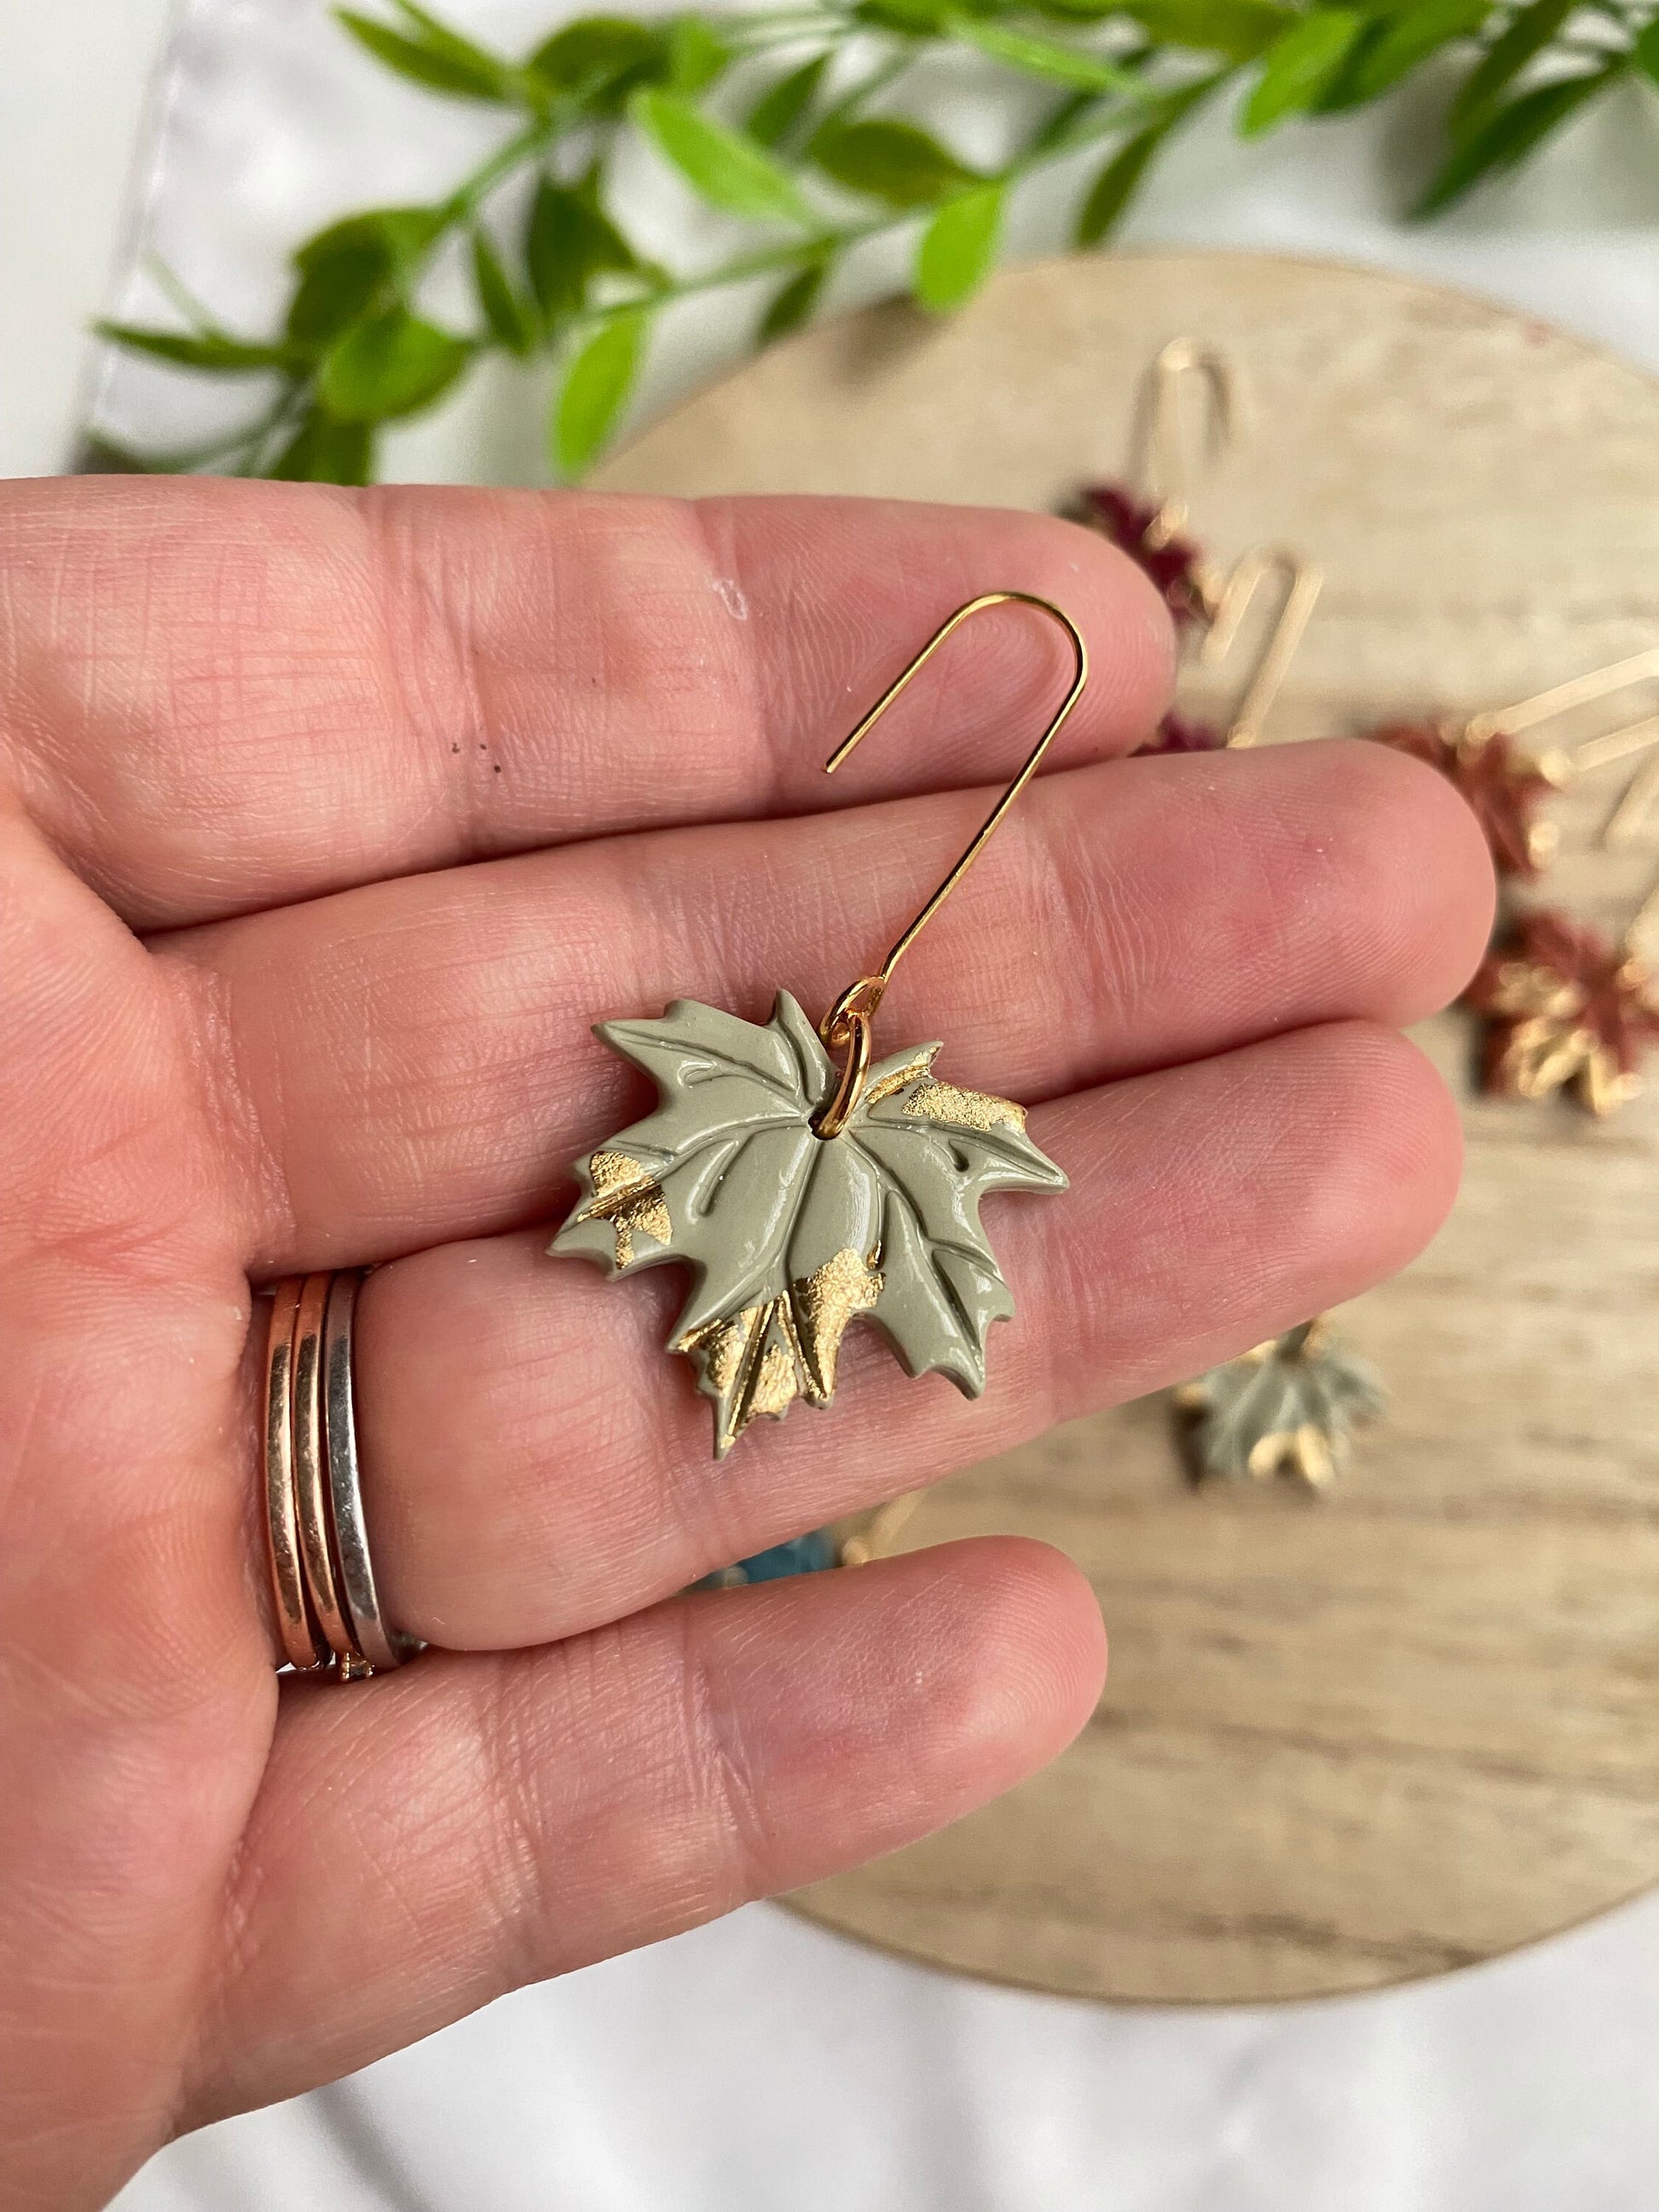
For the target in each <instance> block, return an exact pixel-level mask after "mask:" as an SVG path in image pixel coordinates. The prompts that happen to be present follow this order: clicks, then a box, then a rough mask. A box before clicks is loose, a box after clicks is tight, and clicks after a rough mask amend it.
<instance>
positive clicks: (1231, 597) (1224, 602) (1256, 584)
mask: <svg viewBox="0 0 1659 2212" xmlns="http://www.w3.org/2000/svg"><path fill="white" fill-rule="evenodd" d="M1275 575H1276V576H1278V577H1279V578H1281V579H1282V580H1283V582H1284V586H1285V597H1284V599H1283V600H1282V601H1281V602H1280V604H1279V612H1278V614H1277V615H1276V616H1275V617H1274V618H1273V627H1272V629H1270V630H1269V631H1268V632H1267V639H1266V641H1265V642H1264V643H1263V645H1262V647H1261V653H1260V654H1259V655H1258V656H1257V659H1256V663H1255V667H1254V668H1253V669H1252V670H1251V671H1250V674H1249V679H1248V680H1247V682H1246V683H1245V685H1244V689H1243V692H1242V693H1241V694H1240V696H1239V702H1238V705H1237V708H1235V709H1234V712H1233V719H1232V722H1231V726H1229V728H1228V732H1227V743H1228V744H1229V745H1230V746H1231V747H1233V748H1234V749H1235V750H1237V749H1239V748H1242V747H1243V746H1245V745H1253V744H1255V741H1256V739H1257V738H1259V737H1260V736H1261V726H1262V724H1263V723H1264V722H1265V721H1266V720H1267V715H1268V713H1269V710H1270V709H1271V708H1272V706H1273V701H1274V700H1275V699H1276V698H1277V697H1278V696H1279V689H1280V687H1281V685H1282V684H1284V681H1285V676H1286V674H1287V673H1288V672H1289V670H1290V665H1291V661H1292V660H1293V659H1295V658H1296V649H1297V646H1299V645H1300V644H1301V642H1302V633H1303V632H1304V630H1305V629H1307V627H1308V622H1309V618H1310V616H1311V615H1312V613H1313V611H1314V608H1315V606H1316V604H1317V603H1318V599H1319V594H1320V592H1321V590H1322V587H1323V585H1324V581H1325V580H1324V577H1323V576H1322V574H1321V573H1320V571H1319V570H1318V569H1317V568H1315V567H1314V565H1313V563H1312V562H1309V561H1304V559H1303V558H1302V557H1301V556H1300V555H1299V554H1297V553H1292V552H1291V550H1289V548H1288V547H1286V546H1283V545H1258V546H1255V547H1254V548H1253V549H1252V550H1250V551H1249V552H1248V553H1245V554H1243V555H1241V556H1240V557H1239V559H1238V561H1237V563H1236V564H1235V566H1234V568H1233V570H1232V573H1231V575H1230V576H1229V577H1228V578H1227V580H1226V582H1225V585H1224V586H1222V590H1221V595H1220V598H1219V599H1218V601H1217V603H1216V610H1215V615H1214V617H1213V619H1212V622H1211V624H1210V628H1209V630H1208V633H1207V634H1206V637H1205V640H1204V643H1203V645H1202V647H1200V652H1199V659H1200V661H1201V662H1202V663H1203V664H1204V665H1206V666H1207V667H1213V666H1214V665H1215V663H1216V662H1217V661H1218V660H1220V659H1224V658H1225V655H1226V653H1228V652H1229V650H1230V649H1231V646H1232V644H1233V641H1234V640H1235V639H1236V638H1237V635H1238V632H1239V629H1240V626H1241V624H1242V623H1243V620H1244V617H1245V615H1246V614H1247V613H1248V611H1249V607H1250V605H1251V602H1252V601H1253V600H1254V599H1255V595H1256V593H1257V592H1258V591H1259V590H1260V589H1261V586H1262V585H1263V584H1265V583H1266V582H1267V579H1268V578H1269V577H1270V576H1275Z"/></svg>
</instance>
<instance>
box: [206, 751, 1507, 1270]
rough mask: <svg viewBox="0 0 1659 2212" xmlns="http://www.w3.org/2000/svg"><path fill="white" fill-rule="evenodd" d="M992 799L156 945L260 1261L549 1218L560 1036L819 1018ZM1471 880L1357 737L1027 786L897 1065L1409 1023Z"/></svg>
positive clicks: (583, 1040) (576, 861)
mask: <svg viewBox="0 0 1659 2212" xmlns="http://www.w3.org/2000/svg"><path fill="white" fill-rule="evenodd" d="M986 800H987V794H986V793H967V794H957V795H955V796H952V797H949V798H935V799H908V800H903V801H899V802H895V803H892V804H890V805H884V806H880V807H874V808H869V809H862V810H860V811H857V812H856V813H853V814H848V815H842V816H837V817H833V818H831V819H829V820H820V821H811V820H808V821H794V822H787V823H772V824H769V825H768V826H767V827H766V828H764V829H761V828H758V827H755V826H753V825H750V826H748V827H745V828H741V829H732V828H725V827H722V828H720V829H702V830H696V831H681V832H676V833H673V834H671V835H666V836H654V837H651V838H647V839H636V840H617V841H611V842H600V843H597V844H593V845H588V846H584V847H581V848H579V849H576V850H574V851H571V852H568V853H562V854H551V855H546V856H538V857H537V858H534V859H530V858H526V859H522V860H514V861H511V862H501V863H497V864H495V865H494V866H489V867H487V868H480V869H471V870H465V871H455V872H451V873H449V874H447V875H444V876H439V877H432V878H422V879H419V880H417V881H412V882H405V883H399V884H380V885H376V886H374V887H373V888H370V889H366V890H359V891H355V892H351V893H349V894H346V895H344V896H342V897H340V898H338V899H336V900H332V901H325V902H318V903H317V904H314V905H312V906H309V907H303V908H289V909H284V910H283V911H282V912H280V913H276V914H270V915H259V916H256V917H250V918H248V919H246V920H244V921H238V922H234V923H228V924H225V925H222V926H221V927H217V928H215V929H211V930H208V931H205V932H201V933H187V934H186V935H185V936H182V937H180V938H179V939H173V940H172V941H171V942H170V944H169V945H168V946H167V949H166V952H165V956H164V957H166V959H167V961H168V962H169V963H171V964H172V967H173V972H174V974H175V975H177V976H178V979H179V985H180V987H181V988H182V989H183V990H184V991H185V993H186V995H187V997H188V998H189V1000H190V1001H191V1007H192V1009H193V1012H194V1018H195V1020H196V1024H197V1031H198V1034H199V1036H200V1037H201V1049H202V1054H203V1059H204V1065H205V1066H208V1067H209V1068H210V1069H214V1070H216V1071H217V1076H218V1079H219V1082H220V1084H221V1085H222V1102H223V1103H222V1112H221V1113H220V1115H219V1123H220V1126H221V1127H222V1128H223V1129H224V1130H225V1131H226V1133H227V1141H228V1144H229V1146H231V1149H232V1154H233V1157H232V1158H231V1159H230V1161H229V1163H228V1181H230V1182H233V1183H234V1184H235V1185H236V1186H238V1187H240V1188H241V1189H242V1190H244V1191H245V1192H246V1194H248V1199H249V1203H250V1208H251V1214H250V1218H249V1221H248V1224H247V1239H248V1247H249V1249H250V1251H251V1253H252V1255H253V1261H252V1264H253V1265H254V1267H256V1269H257V1270H260V1271H273V1272H274V1271H276V1270H280V1269H286V1268H293V1267H320V1266H324V1265H327V1264H331V1263H338V1262H341V1261H354V1260H355V1261H367V1260H371V1259H377V1258H380V1257H384V1256H386V1255H388V1254H390V1253H395V1252H398V1251H408V1250H410V1249H414V1248H417V1247H419V1246H422V1245H424V1244H429V1243H435V1242H437V1241H439V1240H440V1239H441V1238H445V1237H459V1236H470V1235H477V1234H478V1233H480V1232H481V1231H487V1230H490V1229H495V1228H499V1227H504V1226H507V1225H510V1224H512V1223H514V1222H521V1221H525V1220H526V1219H531V1218H535V1217H537V1216H538V1215H539V1214H544V1213H546V1212H549V1211H550V1209H551V1205H552V1201H553V1198H554V1195H555V1194H556V1192H557V1191H558V1190H559V1189H560V1188H562V1180H563V1175H564V1170H565V1167H566V1164H567V1163H568V1161H569V1160H570V1158H572V1157H573V1156H574V1155H575V1154H577V1153H579V1152H585V1151H586V1150H588V1149H589V1148H590V1147H591V1146H592V1145H594V1144H595V1143H597V1142H598V1141H599V1140H600V1139H602V1138H603V1137H604V1136H605V1133H607V1131H609V1130H611V1129H615V1128H617V1127H622V1126H623V1124H624V1123H625V1122H626V1121H629V1120H631V1119H632V1118H633V1117H634V1114H635V1110H636V1109H637V1108H638V1107H639V1103H640V1099H639V1079H638V1078H637V1077H635V1075H634V1074H633V1073H632V1072H631V1071H630V1070H629V1069H627V1068H626V1067H625V1066H623V1064H622V1063H621V1062H620V1061H619V1060H617V1058H616V1056H615V1055H614V1054H611V1053H610V1052H609V1051H608V1050H607V1049H606V1048H605V1047H603V1046H602V1045H600V1044H599V1042H598V1041H597V1040H596V1039H595V1038H594V1037H593V1036H592V1034H591V1030H590V1024H592V1022H594V1021H595V1020H596V1019H599V1018H603V1017H610V1016H615V1015H618V1014H623V1013H635V1012H648V1013H651V1014H655V1013H657V1012H659V1010H660V1009H661V1008H662V1006H665V1004H666V1003H667V1002H668V1001H669V1000H672V999H677V998H682V997H684V998H694V999H696V998H700V999H704V1000H708V1001H710V1002H712V1003H714V1004H715V1005H718V1006H726V1007H728V1008H730V1009H731V1010H732V1011H733V1012H738V1013H740V1014H744V1015H746V1016H748V1017H750V1018H753V1019H756V1020H763V1019H764V1018H766V1015H767V1014H768V1012H769V1011H770V1007H771V1003H772V999H773V995H774V994H775V991H776V990H777V988H778V987H779V986H780V985H785V986H787V987H789V988H790V989H792V990H793V991H794V992H795V993H796V994H797V995H798V996H799V998H800V999H801V1000H802V1002H803V1003H804V1004H805V1006H807V1007H808V1008H809V1009H811V1012H813V1013H814V1014H816V1013H817V1012H818V1011H819V1010H821V1009H822V1008H823V1006H827V1005H828V1004H829V1002H830V1001H831V1000H833V999H834V998H835V997H836V994H837V993H838V992H840V991H841V990H842V987H844V986H845V985H846V984H847V983H848V982H849V981H852V979H853V978H854V976H855V975H858V974H859V973H860V972H861V971H862V970H863V969H864V968H865V967H866V965H867V964H869V962H870V960H871V957H872V953H873V952H875V951H877V950H878V948H880V947H882V946H883V945H885V943H886V942H887V940H888V937H889V934H890V933H891V932H893V931H895V930H896V928H897V927H899V926H900V924H901V923H902V921H904V920H905V919H906V918H907V917H908V915H909V913H910V912H911V911H913V910H914V908H915V906H916V905H917V904H919V903H920V902H921V899H922V898H923V897H924V896H926V895H927V892H928V891H929V890H931V889H932V888H933V884H934V883H935V882H936V881H937V880H938V878H939V876H940V875H941V874H942V873H943V872H944V870H945V867H946V866H948V865H949V864H950V861H951V859H953V858H954V856H955V854H957V852H958V851H960V849H961V848H962V846H963V843H964V842H966V840H967V838H968V836H969V835H970V834H971V831H972V829H974V828H975V826H976V825H977V823H978V822H979V820H980V819H981V817H982V814H983V811H984V807H985V805H986ZM1491 885H1492V872H1491V866H1490V864H1489V862H1488V861H1487V860H1486V851H1485V847H1484V845H1483V844H1482V842H1481V841H1480V835H1479V832H1478V831H1477V829H1475V826H1474V821H1473V817H1471V816H1470V815H1469V813H1468V810H1467V809H1466V808H1465V807H1464V806H1463V805H1462V802H1461V801H1460V800H1459V799H1457V798H1456V796H1455V793H1453V792H1452V791H1451V789H1450V787H1449V785H1448V784H1447V783H1446V782H1445V781H1444V779H1443V778H1442V777H1438V776H1436V775H1431V773H1430V772H1429V771H1428V770H1426V769H1423V768H1421V767H1419V765H1418V764H1417V763H1415V762H1412V761H1408V760H1406V759H1403V758H1402V757H1401V756H1399V755H1397V754H1395V753H1394V752H1392V751H1390V750H1389V749H1387V748H1386V747H1383V746H1380V745H1364V744H1328V745H1298V746H1294V747H1285V748H1279V749H1274V750H1268V751H1265V752H1261V753H1237V754H1230V755H1226V756H1224V757H1220V758H1218V759H1214V760H1206V761H1202V762H1198V761H1193V760H1146V761H1135V762H1132V763H1115V764H1114V765H1112V766H1109V767H1097V768H1092V769H1078V770H1074V771H1073V772H1071V773H1070V774H1068V775H1063V776H1058V777H1050V778H1046V779H1044V780H1042V781H1040V782H1038V783H1037V784H1036V785H1035V786H1034V787H1033V788H1032V790H1031V791H1030V793H1029V794H1028V795H1027V797H1026V799H1025V800H1024V802H1023V804H1022V805H1021V806H1019V807H1018V808H1016V809H1015V811H1013V813H1012V814H1011V815H1010V817H1008V820H1007V822H1006V823H1005V825H1004V826H1003V828H1002V829H1000V830H999V832H998V834H997V836H996V838H995V839H994V841H993V842H992V844H991V845H990V846H989V848H987V852H986V854H985V857H984V859H983V860H981V862H980V863H979V865H978V866H976V867H975V871H974V872H973V874H972V876H971V877H970V878H969V881H968V882H967V884H965V885H964V886H963V889H962V890H961V891H960V892H959V893H957V896H955V897H954V898H953V899H952V901H951V904H950V906H949V907H948V908H947V909H946V910H945V913H944V914H943V915H941V917H940V919H939V921H937V922H936V923H935V924H934V925H933V927H931V928H929V929H928V930H927V931H925V932H924V933H923V934H922V936H921V938H920V939H918V940H917V943H916V946H915V951H914V952H913V953H912V954H910V955H909V956H908V957H907V960H906V963H905V966H904V967H903V969H902V970H901V971H900V975H899V977H898V980H897V981H896V983H895V985H894V987H893V990H892V992H891V994H890V997H889V999H888V1000H887V1004H886V1007H885V1009H884V1016H883V1024H884V1034H885V1035H886V1036H888V1037H889V1038H890V1039H891V1041H892V1043H893V1045H894V1046H895V1047H896V1046H897V1045H899V1044H901V1043H903V1042H908V1041H911V1040H917V1039H922V1038H927V1037H943V1038H944V1039H945V1040H946V1049H945V1057H944V1059H943V1060H942V1061H941V1066H942V1067H943V1068H945V1070H947V1071H948V1073H949V1075H950V1079H951V1081H953V1082H961V1083H968V1084H976V1085H981V1087H983V1088H985V1089H988V1090H992V1091H998V1092H1000V1093H1003V1094H1004V1095H1007V1096H1012V1097H1016V1098H1019V1099H1021V1100H1022V1101H1023V1102H1033V1101H1036V1100H1038V1099H1041V1098H1043V1097H1052V1096H1054V1095H1055V1094H1057V1093H1060V1092H1063V1091H1068V1090H1072V1089H1075V1088H1080V1087H1082V1086H1084V1085H1089V1084H1092V1083H1097V1082H1099V1081H1101V1080H1103V1079H1105V1078H1107V1077H1109V1076H1114V1075H1117V1074H1121V1073H1125V1072H1127V1071H1131V1070H1135V1069H1139V1068H1145V1067H1149V1066H1164V1065H1168V1064H1169V1063H1170V1062H1172V1061H1176V1060H1183V1059H1188V1058H1192V1057H1195V1056H1197V1055H1200V1054H1206V1053H1213V1052H1218V1051H1223V1050H1225V1049H1227V1048H1230V1047H1232V1046H1235V1045H1237V1044H1239V1043H1242V1042H1246V1041H1248V1040H1249V1038H1251V1037H1254V1036H1261V1035H1264V1034H1267V1033H1269V1032H1273V1031H1277V1030H1283V1029H1285V1028H1287V1027H1291V1026H1294V1025H1297V1024H1306V1023H1310V1022H1321V1021H1330V1020H1339V1019H1343V1018H1351V1017H1352V1018H1366V1019H1371V1020H1377V1021H1384V1022H1390V1023H1398V1022H1406V1021H1410V1020H1413V1019H1415V1018H1418V1017H1419V1016H1420V1015H1422V1014H1425V1013H1426V1012H1430V1011H1431V1009H1432V1008H1435V1007H1437V1006H1440V1005H1442V1004H1443V1003H1444V1001H1445V1000H1446V999H1447V998H1449V996H1450V995H1451V994H1453V993H1454V992H1455V991H1456V990H1457V989H1458V988H1459V987H1461V986H1462V982H1463V981H1465V980H1466V978H1467V976H1468V974H1469V972H1470V970H1471V969H1473V967H1474V963H1475V962H1476V961H1477V960H1478V959H1479V957H1480V952H1481V951H1482V949H1483V947H1484V945H1485V944H1486V931H1487V927H1488V924H1489V921H1490V915H1491V896H1492V894H1491Z"/></svg>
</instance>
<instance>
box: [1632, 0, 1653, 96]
mask: <svg viewBox="0 0 1659 2212" xmlns="http://www.w3.org/2000/svg"><path fill="white" fill-rule="evenodd" d="M1630 58H1631V59H1632V61H1633V62H1634V63H1635V64H1636V66H1637V68H1638V69H1639V70H1641V72H1642V74H1643V76H1645V77H1647V78H1648V79H1649V80H1650V82H1652V83H1654V84H1659V15H1656V16H1655V17H1654V19H1653V21H1652V22H1650V24H1648V25H1647V26H1646V27H1645V28H1644V29H1643V30H1641V31H1639V32H1638V33H1637V36H1636V42H1635V44H1634V45H1633V46H1632V48H1631V50H1630Z"/></svg>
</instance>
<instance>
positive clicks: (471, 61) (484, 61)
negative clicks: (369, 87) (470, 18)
mask: <svg viewBox="0 0 1659 2212" xmlns="http://www.w3.org/2000/svg"><path fill="white" fill-rule="evenodd" d="M404 14H405V15H409V16H411V17H414V18H415V20H416V21H419V17H418V15H416V11H415V10H413V9H404ZM334 20H335V21H336V22H337V23H340V24H343V26H344V27H345V28H346V29H347V30H348V31H349V33H351V35H352V37H353V38H354V39H356V41H357V43H358V45H359V46H365V47H367V48H368V52H370V53H371V54H373V55H374V58H375V60H376V61H379V62H384V63H385V64H386V67H387V68H388V69H392V70H396V71H397V72H398V76H404V77H408V78H409V79H410V82H412V83H415V84H418V85H422V86H424V87H425V88H426V89H427V90H428V92H445V93H447V94H450V96H451V97H452V98H453V99H456V100H489V101H492V102H493V103H495V105H496V106H502V105H510V104H511V101H512V98H513V93H512V79H511V75H510V72H509V71H508V70H507V66H506V64H504V63H501V62H498V61H496V60H495V58H494V57H493V56H491V55H489V54H487V53H486V52H484V51H483V47H482V46H474V45H472V43H471V40H467V39H462V38H459V37H457V35H456V34H455V33H454V32H453V31H447V30H445V29H444V28H443V27H442V26H441V25H440V24H437V23H435V22H434V21H433V20H432V19H431V18H430V17H428V18H427V19H426V23H425V24H423V25H422V29H421V32H420V34H419V35H418V36H417V37H415V38H409V37H406V36H405V34H404V33H403V32H402V31H394V30H393V29H392V27H390V25H389V24H386V23H378V22H376V21H375V20H374V17H373V16H372V15H359V14H358V13H357V11H356V9H355V8H337V9H335V10H334ZM428 26H429V27H428Z"/></svg>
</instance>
